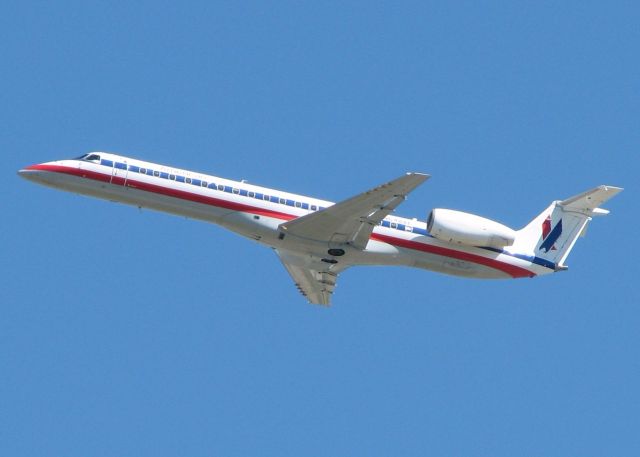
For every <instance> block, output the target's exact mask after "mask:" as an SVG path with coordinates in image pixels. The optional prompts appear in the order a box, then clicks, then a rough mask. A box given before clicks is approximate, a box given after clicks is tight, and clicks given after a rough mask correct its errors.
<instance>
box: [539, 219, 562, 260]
mask: <svg viewBox="0 0 640 457" xmlns="http://www.w3.org/2000/svg"><path fill="white" fill-rule="evenodd" d="M560 235H562V219H560V221H559V222H558V223H557V224H556V226H555V227H553V230H552V229H551V216H547V218H546V219H545V220H544V222H543V223H542V244H541V245H540V247H539V248H538V249H539V250H541V251H542V250H544V252H549V251H555V249H556V246H555V243H556V241H558V238H560Z"/></svg>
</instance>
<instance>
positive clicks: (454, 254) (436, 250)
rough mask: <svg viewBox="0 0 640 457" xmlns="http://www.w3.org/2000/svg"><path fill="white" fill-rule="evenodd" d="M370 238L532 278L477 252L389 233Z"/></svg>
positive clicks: (512, 274) (529, 273)
mask: <svg viewBox="0 0 640 457" xmlns="http://www.w3.org/2000/svg"><path fill="white" fill-rule="evenodd" d="M371 239H372V240H376V241H382V242H383V243H387V244H391V245H393V246H398V247H401V248H407V249H413V250H416V251H422V252H426V253H429V254H436V255H441V256H443V257H451V258H454V259H458V260H464V261H467V262H472V263H477V264H480V265H484V266H486V267H489V268H493V269H496V270H500V271H503V272H505V273H507V274H508V275H510V276H512V277H513V278H532V277H533V276H535V273H533V272H531V271H529V270H527V269H525V268H521V267H517V266H515V265H511V264H509V263H505V262H500V261H499V260H495V259H489V258H487V257H483V256H481V255H477V254H471V253H469V252H463V251H456V250H455V249H449V248H444V247H441V246H435V245H433V244H427V243H420V242H419V241H411V240H406V239H404V238H396V237H393V236H389V235H382V234H379V233H372V234H371Z"/></svg>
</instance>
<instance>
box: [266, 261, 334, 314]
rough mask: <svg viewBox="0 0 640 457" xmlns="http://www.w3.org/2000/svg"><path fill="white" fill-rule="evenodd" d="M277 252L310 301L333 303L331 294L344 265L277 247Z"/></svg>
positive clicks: (325, 304) (326, 304)
mask: <svg viewBox="0 0 640 457" xmlns="http://www.w3.org/2000/svg"><path fill="white" fill-rule="evenodd" d="M276 253H277V254H278V256H279V257H280V260H281V261H282V264H283V265H284V267H285V268H286V269H287V271H288V272H289V274H290V275H291V277H292V278H293V281H294V282H295V284H296V287H297V288H298V290H299V291H300V293H301V294H302V295H304V296H305V297H306V298H307V300H309V303H312V304H314V305H324V306H329V305H331V294H333V291H334V289H335V288H336V281H337V279H338V273H340V272H341V271H343V270H344V269H345V268H344V267H338V265H331V264H327V263H324V262H321V261H319V260H314V259H313V258H312V257H311V256H305V255H301V254H295V253H292V252H289V251H285V250H281V249H277V250H276Z"/></svg>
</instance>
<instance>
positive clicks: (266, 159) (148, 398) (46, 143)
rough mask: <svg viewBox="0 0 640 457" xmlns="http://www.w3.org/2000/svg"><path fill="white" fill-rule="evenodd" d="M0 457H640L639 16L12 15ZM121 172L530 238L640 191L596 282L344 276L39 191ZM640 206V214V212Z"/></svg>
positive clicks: (220, 11)
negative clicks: (370, 191)
mask: <svg viewBox="0 0 640 457" xmlns="http://www.w3.org/2000/svg"><path fill="white" fill-rule="evenodd" d="M0 12H1V14H0V36H1V38H2V40H1V42H2V45H1V46H0V57H1V60H0V62H1V63H0V81H1V82H2V88H3V90H2V91H1V92H0V100H1V103H0V122H1V124H2V132H3V133H2V135H0V146H1V147H0V150H1V151H2V153H1V154H0V158H1V160H2V168H3V169H4V170H5V172H6V173H5V179H3V180H2V184H1V185H2V193H3V198H2V199H1V200H0V202H1V204H2V210H3V214H5V218H4V224H3V228H4V229H3V234H4V236H3V239H4V254H3V255H2V256H0V259H1V260H0V277H1V278H2V287H0V303H1V304H2V306H1V312H2V319H0V366H1V367H2V370H1V372H2V374H1V375H0V454H2V455H11V456H23V455H24V456H27V455H29V456H33V455H65V456H76V455H77V456H86V455H91V456H123V455H136V456H141V455H143V456H146V455H148V456H162V455H167V456H168V455H189V456H210V455H227V456H235V455H238V456H246V455H274V456H286V455H292V456H293V455H295V456H299V455H305V456H316V455H317V456H324V455H479V456H481V455H487V456H489V455H490V456H512V455H545V456H555V455H557V456H566V455H581V456H589V455H593V456H601V455H638V453H640V434H638V433H637V431H638V430H637V424H638V420H639V419H640V418H639V413H640V393H639V391H638V386H639V385H640V362H639V360H640V358H639V357H638V353H639V346H640V337H639V336H638V329H639V328H640V310H639V309H638V304H639V303H640V296H639V295H640V294H639V293H638V288H637V287H635V286H634V281H636V276H637V267H636V266H637V259H636V253H637V247H636V245H635V237H634V236H632V232H633V231H634V228H635V227H636V226H637V223H638V216H637V204H636V203H635V202H637V195H636V194H637V192H636V187H637V186H636V183H637V175H638V170H639V166H638V165H639V162H638V159H637V157H638V155H637V152H638V150H639V146H640V129H639V128H638V127H639V125H638V119H639V118H640V90H639V89H640V87H639V86H638V81H640V74H639V73H640V72H639V70H640V65H639V64H638V58H637V57H638V53H639V50H638V43H640V29H639V28H638V26H637V20H636V18H637V17H638V14H639V13H640V9H639V8H638V6H637V4H636V3H635V2H614V3H608V4H607V5H606V6H605V5H604V4H598V3H596V2H575V3H572V2H565V3H562V4H558V3H557V2H535V5H534V3H529V4H527V3H515V2H493V3H488V4H482V5H480V4H477V3H476V2H445V3H442V2H441V3H428V2H400V3H399V2H389V3H378V2H376V3H372V2H360V3H358V2H355V3H354V2H334V3H331V2H324V3H322V4H317V3H299V2H292V3H288V2H276V3H271V4H268V3H266V2H257V3H251V2H242V3H241V2H224V3H220V2H216V3H214V2H201V3H199V2H190V3H187V4H184V3H173V2H134V3H131V2H118V3H115V2H54V3H51V2H12V1H9V2H4V3H3V5H2V7H1V10H0ZM91 150H107V151H113V152H118V153H121V154H124V155H129V156H134V157H138V158H142V159H146V160H150V161H155V162H160V163H166V164H171V165H175V166H180V167H184V168H190V169H195V170H199V171H204V172H208V173H211V174H215V175H220V176H225V177H229V178H234V179H241V178H244V179H248V180H249V181H250V182H254V183H257V184H262V185H266V186H270V187H276V188H281V189H285V190H290V191H292V192H296V193H301V194H306V195H312V196H317V197H320V198H326V199H330V200H340V199H343V198H346V197H349V196H351V195H353V194H356V193H358V192H361V191H363V190H365V189H367V188H370V187H372V186H374V185H377V184H379V183H381V182H384V181H386V180H388V179H390V178H393V177H396V176H398V175H400V174H402V173H404V172H406V171H421V172H427V173H430V174H432V175H433V177H432V179H431V180H430V181H429V182H427V183H426V184H425V185H423V186H422V187H420V188H419V189H418V190H416V191H415V192H414V193H413V194H412V195H411V196H410V198H409V199H408V200H407V201H406V202H405V203H404V204H403V205H402V206H401V207H400V208H399V210H398V213H399V214H401V215H406V216H411V217H413V216H415V217H419V218H425V217H426V215H427V213H428V211H430V210H431V209H432V208H433V207H448V208H454V209H461V210H466V211H471V212H474V213H478V214H481V215H483V216H487V217H491V218H494V219H497V220H499V221H501V222H503V223H505V224H507V225H510V226H513V227H520V226H522V225H524V224H525V223H526V222H528V221H529V220H530V219H531V218H532V217H533V216H534V215H536V214H538V213H539V212H540V211H541V210H542V209H543V208H544V207H546V205H547V204H548V203H549V202H550V201H552V200H554V199H561V198H566V197H569V196H572V195H574V194H576V193H578V192H581V191H583V190H586V189H588V188H591V187H593V186H595V185H598V184H611V185H618V186H622V187H625V189H626V190H625V192H623V193H622V194H620V195H619V196H618V197H616V198H615V199H614V200H612V201H610V202H609V204H608V205H607V207H608V208H609V209H610V210H611V211H612V214H611V216H609V217H606V218H602V219H599V220H596V221H594V223H593V224H592V225H591V227H590V230H589V233H588V236H587V237H586V238H584V239H581V240H580V241H579V243H578V244H577V246H576V249H575V250H574V251H573V252H572V255H571V256H570V257H569V260H568V264H569V265H570V270H569V271H568V272H566V273H562V274H557V275H552V276H549V277H544V278H537V279H534V280H518V281H498V282H482V281H473V280H463V279H457V278H451V277H447V276H442V275H438V274H435V273H430V272H427V271H420V270H410V269H404V268H395V269H394V268H360V269H357V268H356V269H352V270H349V271H347V272H345V273H343V274H342V275H341V277H340V282H339V284H338V288H337V291H336V294H335V295H334V306H333V307H332V308H330V309H322V308H319V307H314V306H311V305H308V304H306V303H305V301H304V300H303V299H302V297H301V296H299V295H298V292H297V291H296V289H295V287H294V286H293V284H292V282H291V280H290V278H289V276H288V275H287V273H286V272H285V270H284V269H283V267H282V266H281V265H280V263H279V262H278V260H277V258H276V256H275V255H274V254H273V253H272V252H270V251H269V250H268V249H265V248H263V247H260V246H258V245H256V244H254V243H252V242H250V241H247V240H244V239H242V238H240V237H238V236H235V235H233V234H231V233H228V232H226V231H224V230H222V229H220V228H218V227H215V226H211V225H207V224H204V223H200V222H195V221H190V220H186V219H182V218H176V217H172V216H169V215H164V214H159V213H153V212H150V211H139V210H137V209H135V208H130V207H126V206H123V205H117V204H114V203H109V202H103V201H100V200H94V199H89V198H85V197H80V196H75V195H72V194H66V193H62V192H58V191H54V190H51V189H47V188H44V187H39V186H36V185H34V184H32V183H29V182H26V181H23V180H20V179H19V178H18V177H17V176H16V174H15V171H16V170H17V169H19V168H21V167H23V166H25V165H28V164H31V163H36V162H43V161H47V160H53V159H57V158H65V157H74V156H77V155H79V154H81V153H84V152H88V151H91ZM633 208H636V210H634V209H633Z"/></svg>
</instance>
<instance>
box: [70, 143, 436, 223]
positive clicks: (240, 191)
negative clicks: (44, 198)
mask: <svg viewBox="0 0 640 457" xmlns="http://www.w3.org/2000/svg"><path fill="white" fill-rule="evenodd" d="M78 159H82V160H95V161H97V160H100V164H101V165H104V166H107V167H116V168H118V169H120V170H127V169H128V170H129V171H131V172H134V173H140V174H143V175H147V176H155V177H157V178H163V179H169V180H171V181H177V182H182V183H186V184H191V185H194V186H200V187H206V188H208V189H212V190H219V191H220V192H227V193H233V194H236V195H241V196H243V197H250V198H255V199H258V200H264V201H268V202H271V203H279V204H281V205H287V206H293V207H296V208H302V209H306V210H309V209H310V210H311V211H318V210H322V209H325V207H324V206H316V205H309V204H308V203H303V202H297V201H294V200H289V199H286V198H281V197H276V196H273V195H267V194H262V193H260V192H253V191H247V190H244V189H238V188H236V187H231V186H224V185H222V184H217V185H216V184H215V183H209V182H207V181H204V180H200V179H196V178H187V177H184V176H180V175H174V174H171V173H165V172H162V171H158V170H152V169H150V168H144V167H138V166H136V165H129V166H128V167H127V164H126V163H122V162H115V163H114V162H113V161H111V160H106V159H100V156H98V155H95V154H92V155H89V154H87V155H86V156H82V157H79V158H78ZM379 225H381V226H382V227H387V228H390V229H394V230H403V231H405V232H412V233H420V234H422V235H428V233H427V231H426V230H425V229H422V228H418V227H411V226H409V225H405V224H400V223H397V222H390V221H385V220H383V221H381V222H380V224H379Z"/></svg>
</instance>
